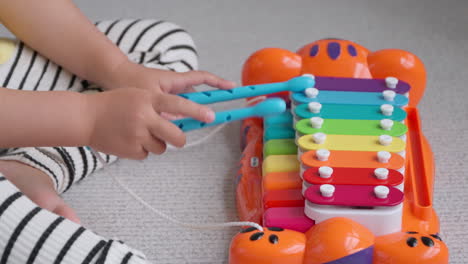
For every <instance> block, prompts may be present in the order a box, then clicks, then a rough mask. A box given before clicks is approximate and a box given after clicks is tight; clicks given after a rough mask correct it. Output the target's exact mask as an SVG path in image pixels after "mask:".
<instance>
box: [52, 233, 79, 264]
mask: <svg viewBox="0 0 468 264" xmlns="http://www.w3.org/2000/svg"><path fill="white" fill-rule="evenodd" d="M85 231H86V229H85V228H84V227H82V226H80V227H79V228H78V230H76V232H75V233H73V235H72V236H71V237H70V239H68V241H67V243H65V245H64V246H63V248H62V249H61V250H60V252H59V254H58V256H57V258H56V259H55V261H54V264H60V263H61V262H62V260H63V258H64V257H65V255H66V254H67V252H68V251H69V250H70V248H71V247H72V246H73V244H74V243H75V241H76V240H78V238H79V237H80V236H81V235H82V234H83V233H84V232H85Z"/></svg>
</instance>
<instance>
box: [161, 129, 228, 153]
mask: <svg viewBox="0 0 468 264" xmlns="http://www.w3.org/2000/svg"><path fill="white" fill-rule="evenodd" d="M226 126H227V123H224V124H222V125H220V126H218V127H217V128H215V129H213V130H211V131H210V133H208V134H207V135H206V136H204V137H202V138H200V139H198V140H195V141H193V142H191V143H189V144H187V145H185V146H184V148H191V147H194V146H198V145H200V144H201V143H203V142H205V141H207V140H208V139H210V138H211V137H213V136H214V135H215V134H217V133H218V132H219V131H221V130H222V129H223V128H225V127H226ZM175 149H177V148H176V147H174V146H172V145H167V150H175Z"/></svg>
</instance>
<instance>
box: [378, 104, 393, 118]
mask: <svg viewBox="0 0 468 264" xmlns="http://www.w3.org/2000/svg"><path fill="white" fill-rule="evenodd" d="M393 109H394V108H393V105H390V104H383V105H381V106H380V111H381V112H382V114H383V115H385V116H391V115H392V114H393Z"/></svg>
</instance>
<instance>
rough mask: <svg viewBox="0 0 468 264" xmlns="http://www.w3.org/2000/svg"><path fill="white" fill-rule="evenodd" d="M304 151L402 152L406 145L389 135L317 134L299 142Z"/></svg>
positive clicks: (302, 138)
mask: <svg viewBox="0 0 468 264" xmlns="http://www.w3.org/2000/svg"><path fill="white" fill-rule="evenodd" d="M297 144H298V145H299V147H300V148H301V149H302V150H317V149H329V150H352V151H388V152H402V151H404V150H405V146H406V143H405V141H403V140H402V139H401V138H397V137H392V136H389V135H381V136H355V135H325V134H323V133H315V134H313V135H305V136H302V137H300V138H299V139H298V140H297Z"/></svg>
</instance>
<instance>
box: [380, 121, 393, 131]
mask: <svg viewBox="0 0 468 264" xmlns="http://www.w3.org/2000/svg"><path fill="white" fill-rule="evenodd" d="M380 127H381V128H382V129H383V130H392V127H393V121H392V120H390V119H387V118H386V119H382V120H380Z"/></svg>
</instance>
